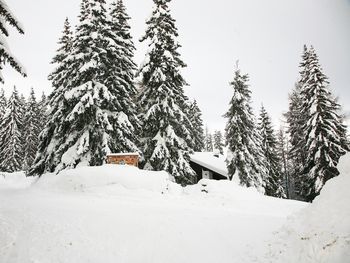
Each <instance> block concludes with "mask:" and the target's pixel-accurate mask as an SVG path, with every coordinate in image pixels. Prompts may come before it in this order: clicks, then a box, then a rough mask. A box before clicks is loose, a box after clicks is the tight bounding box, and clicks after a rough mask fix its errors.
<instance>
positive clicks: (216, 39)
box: [0, 0, 350, 132]
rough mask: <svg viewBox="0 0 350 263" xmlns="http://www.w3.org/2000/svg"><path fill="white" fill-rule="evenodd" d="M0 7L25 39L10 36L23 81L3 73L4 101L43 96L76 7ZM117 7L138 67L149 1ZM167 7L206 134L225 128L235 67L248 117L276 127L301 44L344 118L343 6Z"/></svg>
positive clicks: (48, 1) (55, 3)
mask: <svg viewBox="0 0 350 263" xmlns="http://www.w3.org/2000/svg"><path fill="white" fill-rule="evenodd" d="M6 2H7V3H8V5H9V6H10V8H11V9H12V11H13V12H14V13H15V15H16V17H17V18H18V19H19V20H20V21H21V22H22V24H23V25H24V28H25V31H26V34H25V36H22V35H19V34H17V33H16V32H14V31H13V32H11V33H12V34H11V36H10V38H9V39H8V42H9V44H10V48H11V51H12V53H13V54H14V55H15V56H16V57H17V58H18V59H19V60H20V61H21V62H22V64H23V65H24V66H25V68H26V69H27V73H28V78H26V79H23V78H22V77H21V76H20V75H19V74H17V73H16V72H15V71H14V70H12V69H6V70H4V72H3V74H4V77H5V82H6V83H5V85H4V88H5V90H6V92H7V94H9V92H10V90H11V89H12V87H13V85H16V86H17V87H18V89H19V91H20V92H22V93H23V94H24V95H26V96H27V95H28V94H29V90H30V87H34V89H35V91H36V93H37V95H40V94H41V92H42V91H44V92H45V93H46V94H49V93H50V92H51V91H52V88H51V85H50V82H48V81H47V75H48V74H49V73H50V71H51V70H52V65H50V64H49V62H50V61H51V58H52V57H53V56H54V55H55V50H56V49H57V44H56V43H57V41H58V38H59V37H60V36H61V31H62V28H63V22H64V19H65V17H68V18H69V19H70V20H71V22H72V24H74V25H75V23H76V21H77V16H78V14H79V7H80V0H34V1H28V0H25V1H24V0H7V1H6ZM124 2H125V5H126V6H127V9H128V13H129V15H130V16H131V17H132V20H131V22H130V23H131V27H132V35H133V37H134V39H135V44H136V47H137V49H138V50H137V53H136V57H135V61H136V62H137V63H140V62H141V61H142V60H143V58H144V54H145V51H146V48H147V46H146V44H145V43H139V41H138V39H139V38H140V37H141V36H142V35H143V33H144V31H145V20H146V18H148V17H149V15H150V14H151V8H152V5H153V1H152V0H124ZM170 7H171V10H172V15H173V17H174V18H175V19H176V20H177V27H178V29H179V34H180V37H179V42H180V43H181V45H182V48H181V50H180V53H181V54H182V58H183V60H184V61H185V62H186V63H187V65H188V67H187V68H186V69H184V70H183V74H184V76H185V78H186V80H187V82H188V83H189V84H190V86H189V87H187V88H186V94H187V95H188V96H189V97H190V98H194V99H196V100H197V102H198V104H199V106H200V108H201V110H202V112H203V119H204V122H205V123H206V124H207V125H208V126H209V129H210V130H211V131H212V132H213V131H214V130H215V129H221V130H223V129H224V127H225V123H226V120H225V119H224V118H222V115H223V114H224V113H225V112H226V111H227V109H228V103H229V100H230V98H231V96H232V88H230V86H229V82H231V81H232V78H233V72H234V67H235V61H236V60H239V61H240V67H241V70H242V72H244V73H248V74H249V75H250V79H251V81H250V84H251V90H252V98H253V102H254V104H253V106H254V109H255V112H256V113H258V112H259V109H260V106H261V104H262V103H263V104H264V106H265V108H266V109H267V111H268V112H269V113H270V115H271V116H272V118H273V121H274V123H275V124H276V126H277V125H279V121H280V119H281V116H282V113H283V112H285V111H286V110H287V108H288V93H289V92H290V91H291V90H292V89H293V87H294V83H295V82H296V80H297V79H298V70H299V68H298V65H299V63H300V61H301V53H302V49H303V45H304V44H308V45H311V44H312V45H314V47H315V49H316V52H317V53H318V55H319V58H320V62H321V64H322V66H323V69H324V73H325V74H326V75H327V76H328V77H329V79H330V83H331V88H332V90H333V92H334V94H335V95H337V96H339V98H340V103H341V104H342V105H343V107H344V109H345V110H346V111H347V112H350V0H215V1H209V0H173V1H172V3H171V4H170ZM0 85H2V84H0ZM276 128H277V127H276Z"/></svg>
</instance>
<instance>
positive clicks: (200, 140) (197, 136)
mask: <svg viewBox="0 0 350 263" xmlns="http://www.w3.org/2000/svg"><path fill="white" fill-rule="evenodd" d="M188 116H189V118H190V122H191V123H192V128H193V129H192V136H191V137H192V138H193V140H194V147H193V150H194V151H195V152H201V151H203V149H204V131H203V120H202V112H201V110H200V109H199V107H198V104H197V101H196V100H194V101H193V102H192V103H191V105H190V108H189V113H188Z"/></svg>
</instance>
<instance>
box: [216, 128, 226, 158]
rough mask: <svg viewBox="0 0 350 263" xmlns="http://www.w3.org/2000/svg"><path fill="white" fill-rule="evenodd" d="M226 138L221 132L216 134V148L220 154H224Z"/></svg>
mask: <svg viewBox="0 0 350 263" xmlns="http://www.w3.org/2000/svg"><path fill="white" fill-rule="evenodd" d="M224 146H225V144H224V137H223V135H222V133H221V131H215V132H214V148H215V149H216V150H218V151H219V152H220V154H224Z"/></svg>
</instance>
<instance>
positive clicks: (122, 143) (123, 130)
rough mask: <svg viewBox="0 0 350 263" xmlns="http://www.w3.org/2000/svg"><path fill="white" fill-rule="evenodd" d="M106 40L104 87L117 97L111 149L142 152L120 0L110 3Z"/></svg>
mask: <svg viewBox="0 0 350 263" xmlns="http://www.w3.org/2000/svg"><path fill="white" fill-rule="evenodd" d="M110 17H111V19H110V21H108V22H109V30H108V31H107V33H108V34H109V38H110V39H112V40H113V43H112V44H111V43H110V44H109V45H108V49H107V53H108V55H109V57H110V59H111V61H110V65H109V72H108V77H107V81H106V85H107V86H108V87H109V90H110V91H111V93H112V94H113V96H114V97H115V98H116V101H117V104H116V108H115V111H116V112H117V115H118V118H117V120H116V121H113V132H114V134H113V135H112V136H113V138H115V139H114V140H111V145H110V148H111V150H112V151H113V152H130V151H138V152H140V153H141V151H140V150H139V149H138V145H139V138H138V135H139V133H140V130H141V126H140V121H139V119H138V117H137V112H136V104H135V97H136V94H137V91H136V87H135V85H134V78H135V72H136V69H137V66H136V64H135V62H134V51H135V45H134V43H133V40H132V36H131V34H130V26H129V22H128V21H129V20H130V17H129V16H128V14H127V12H126V8H125V6H124V3H123V1H122V0H118V1H117V3H115V2H114V3H112V5H111V8H110Z"/></svg>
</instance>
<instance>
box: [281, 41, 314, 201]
mask: <svg viewBox="0 0 350 263" xmlns="http://www.w3.org/2000/svg"><path fill="white" fill-rule="evenodd" d="M309 57H310V52H309V50H308V48H307V47H306V46H304V49H303V54H302V62H301V63H300V66H299V67H300V79H299V81H298V82H297V83H296V85H295V88H294V90H293V91H292V94H290V96H289V109H288V112H287V113H286V114H285V117H286V119H287V123H288V126H289V127H288V134H289V137H290V145H291V147H290V152H289V153H288V154H289V156H290V159H291V161H292V163H293V169H292V171H291V177H292V178H293V180H292V182H293V187H292V188H293V189H294V191H295V192H294V193H291V195H292V196H294V197H295V198H297V199H300V190H301V188H300V187H301V186H300V185H301V182H300V180H301V177H300V176H301V174H302V172H303V170H304V167H305V161H306V156H307V152H306V149H305V144H306V136H305V134H304V133H303V132H304V131H303V127H304V126H305V125H306V123H307V120H308V119H309V112H302V105H303V101H304V100H305V98H304V97H303V94H302V90H303V89H305V87H306V84H307V81H308V79H309V75H310V70H309V66H310V61H309Z"/></svg>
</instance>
